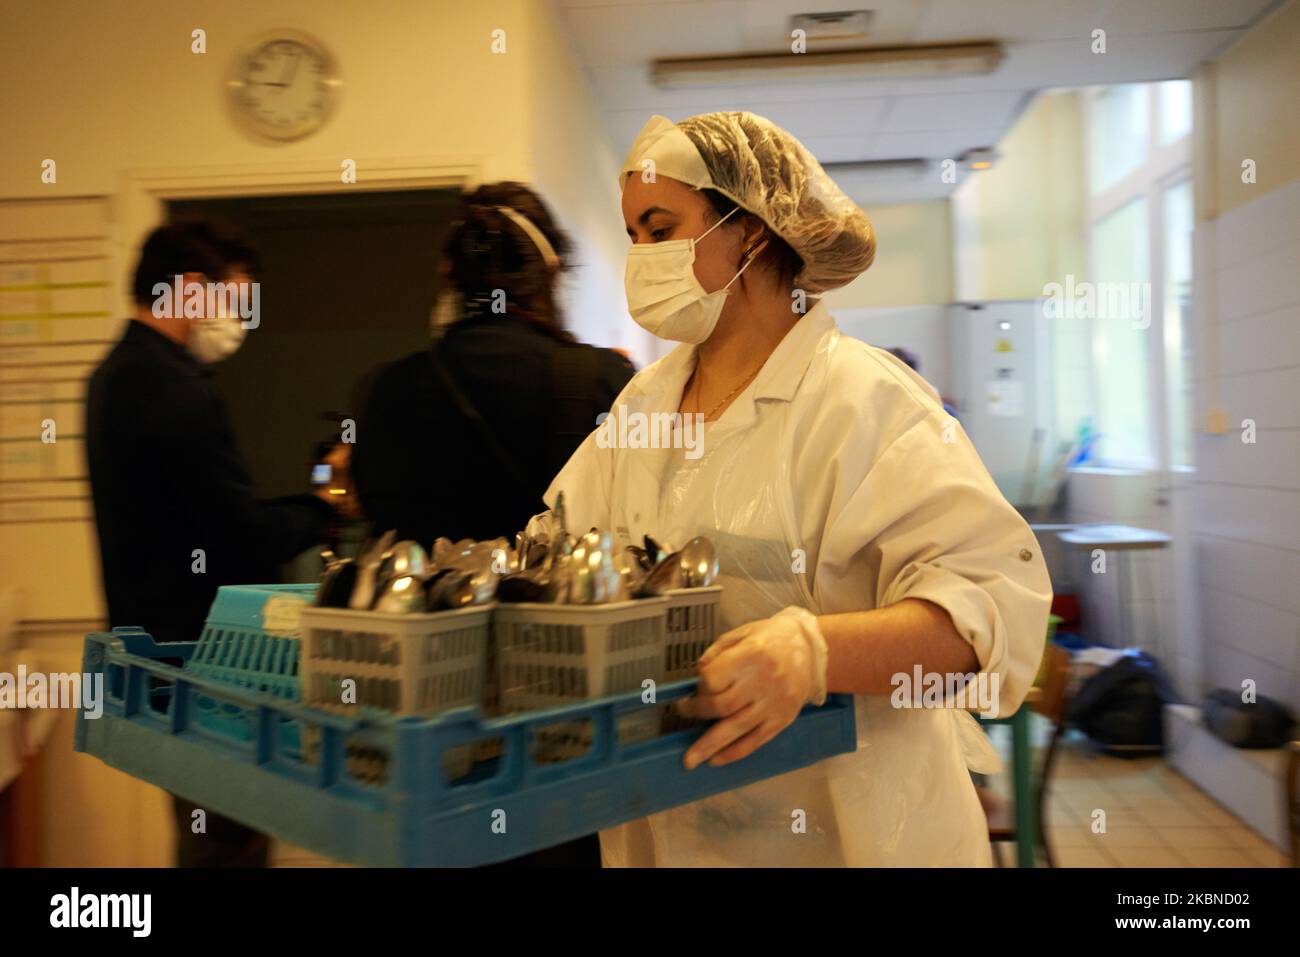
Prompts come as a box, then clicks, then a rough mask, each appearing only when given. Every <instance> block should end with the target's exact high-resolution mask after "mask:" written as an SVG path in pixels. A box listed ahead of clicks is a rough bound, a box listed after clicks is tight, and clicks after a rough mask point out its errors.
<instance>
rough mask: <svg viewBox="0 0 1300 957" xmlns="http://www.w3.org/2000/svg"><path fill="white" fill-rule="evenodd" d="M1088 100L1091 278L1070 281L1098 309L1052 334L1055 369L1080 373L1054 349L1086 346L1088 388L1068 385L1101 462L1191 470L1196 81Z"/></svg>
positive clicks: (1065, 430)
mask: <svg viewBox="0 0 1300 957" xmlns="http://www.w3.org/2000/svg"><path fill="white" fill-rule="evenodd" d="M1087 104H1088V105H1087V109H1086V110H1085V112H1084V116H1085V118H1086V119H1085V124H1086V137H1087V141H1088V142H1087V150H1086V156H1087V158H1088V173H1087V177H1086V182H1087V184H1088V196H1087V227H1086V228H1087V244H1086V248H1087V253H1088V267H1087V268H1088V275H1086V276H1083V277H1077V281H1078V282H1086V283H1088V284H1089V285H1090V286H1092V287H1093V290H1094V293H1095V304H1094V309H1093V310H1091V314H1090V315H1089V316H1088V317H1087V319H1086V322H1085V323H1083V325H1085V326H1086V328H1085V329H1081V328H1079V325H1080V324H1078V323H1076V324H1075V326H1074V327H1072V328H1070V329H1064V328H1062V329H1061V330H1060V331H1061V333H1062V334H1061V335H1054V337H1053V340H1054V348H1055V349H1056V350H1058V355H1057V357H1056V362H1055V365H1056V368H1057V369H1058V371H1059V372H1064V371H1065V370H1066V369H1068V368H1069V367H1070V362H1071V361H1072V362H1074V363H1075V367H1076V368H1077V359H1073V360H1070V361H1066V360H1064V359H1062V357H1061V356H1060V352H1059V350H1076V352H1075V354H1076V355H1077V350H1078V349H1079V347H1080V345H1081V344H1082V343H1086V345H1087V346H1089V347H1090V348H1087V349H1086V355H1087V356H1088V357H1089V366H1090V368H1089V369H1088V370H1086V373H1085V376H1086V379H1087V381H1081V380H1080V378H1079V373H1077V372H1075V373H1074V374H1073V375H1072V376H1070V377H1069V378H1065V379H1064V385H1065V387H1066V388H1067V389H1068V390H1070V391H1071V392H1072V393H1073V394H1074V395H1077V396H1090V397H1091V400H1090V402H1089V408H1090V410H1091V412H1092V413H1093V423H1092V424H1093V428H1094V429H1095V430H1096V431H1097V432H1098V433H1100V438H1099V439H1098V441H1097V444H1096V446H1095V453H1096V458H1097V459H1098V460H1099V461H1100V464H1103V465H1109V466H1117V467H1128V468H1145V469H1159V470H1167V469H1170V468H1176V467H1185V466H1190V465H1191V463H1192V442H1191V434H1192V431H1191V430H1192V419H1191V417H1192V410H1191V402H1190V397H1189V392H1190V388H1191V382H1190V379H1191V375H1190V352H1191V345H1192V340H1191V335H1190V329H1189V319H1188V312H1189V299H1190V289H1191V276H1192V254H1191V230H1192V225H1193V208H1192V190H1191V181H1190V167H1191V136H1190V133H1191V128H1192V86H1191V83H1190V82H1189V81H1186V80H1174V81H1169V82H1164V83H1130V84H1124V85H1122V86H1112V87H1102V88H1098V89H1095V90H1092V91H1090V92H1089V93H1088V94H1087ZM1081 340H1082V343H1081ZM1057 411H1058V415H1061V414H1063V413H1064V412H1065V411H1066V410H1065V409H1064V408H1063V407H1062V406H1061V404H1060V403H1058V409H1057ZM1068 411H1069V413H1070V415H1072V416H1073V419H1072V420H1068V419H1058V421H1057V429H1058V434H1063V435H1073V434H1074V432H1075V430H1076V429H1077V426H1078V422H1079V419H1078V408H1077V405H1076V406H1075V407H1072V408H1070V409H1069V410H1068Z"/></svg>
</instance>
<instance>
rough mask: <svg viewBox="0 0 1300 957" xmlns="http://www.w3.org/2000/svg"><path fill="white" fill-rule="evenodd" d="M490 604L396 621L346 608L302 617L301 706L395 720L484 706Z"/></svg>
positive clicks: (311, 611) (393, 616) (310, 611)
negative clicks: (347, 688)
mask: <svg viewBox="0 0 1300 957" xmlns="http://www.w3.org/2000/svg"><path fill="white" fill-rule="evenodd" d="M491 611H492V606H491V605H474V606H472V607H469V608H459V609H456V610H454V611H437V612H430V613H428V614H423V615H398V614H387V613H384V612H378V611H355V610H352V609H348V608H316V607H310V608H305V609H303V611H302V642H303V648H302V657H301V664H300V669H301V672H302V700H303V701H304V702H305V703H306V704H310V705H312V706H313V707H317V708H324V709H326V710H336V711H340V712H342V711H345V710H347V709H349V708H350V707H352V705H346V704H344V703H343V695H342V682H343V681H344V680H345V679H351V680H353V681H355V682H356V686H355V692H356V699H355V705H356V706H359V707H362V708H376V709H379V710H382V711H389V712H391V713H393V714H396V715H403V716H405V715H417V714H424V715H428V714H436V713H438V712H440V711H446V710H448V709H449V708H463V707H478V706H479V705H480V704H481V703H482V700H483V673H484V666H485V663H486V661H487V646H488V637H489V631H488V622H489V619H490V617H491Z"/></svg>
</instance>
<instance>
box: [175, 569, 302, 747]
mask: <svg viewBox="0 0 1300 957" xmlns="http://www.w3.org/2000/svg"><path fill="white" fill-rule="evenodd" d="M316 589H317V586H316V585H314V584H313V585H223V586H221V587H220V588H218V589H217V597H216V599H215V600H214V601H213V603H212V608H211V610H209V612H208V618H207V621H206V623H205V624H204V626H203V634H202V636H201V637H200V638H199V641H198V643H197V644H196V645H195V646H194V652H193V654H192V655H190V658H189V660H188V662H187V663H186V665H185V667H186V669H187V670H189V671H191V672H193V673H194V674H197V675H201V676H203V677H205V678H211V679H212V680H214V681H219V682H221V683H222V684H228V685H232V686H234V687H239V688H248V689H250V690H253V691H259V692H263V693H265V694H269V695H273V696H275V697H277V698H284V699H285V700H288V701H296V700H297V699H298V652H299V644H298V636H299V626H300V616H301V613H302V610H303V609H304V608H306V607H308V605H309V604H310V603H311V602H312V601H313V600H314V599H315V597H316ZM195 708H196V710H197V716H198V720H199V721H202V722H203V723H205V724H207V725H208V726H210V727H217V728H222V729H224V730H226V731H227V732H228V733H230V734H233V735H238V736H242V737H243V739H244V740H250V739H251V738H252V735H253V732H254V726H255V715H254V714H253V713H252V712H251V711H249V710H248V709H246V708H241V707H239V706H238V705H235V704H233V703H231V702H230V701H228V700H221V699H218V698H214V697H212V696H210V695H200V696H198V698H196V700H195ZM285 738H286V745H288V746H290V747H294V748H296V747H298V746H299V743H300V742H299V738H298V729H297V727H296V726H288V727H286V728H285Z"/></svg>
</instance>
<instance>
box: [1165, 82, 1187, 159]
mask: <svg viewBox="0 0 1300 957" xmlns="http://www.w3.org/2000/svg"><path fill="white" fill-rule="evenodd" d="M1159 97H1160V99H1159V109H1158V112H1159V114H1160V140H1159V142H1160V145H1161V146H1168V145H1169V144H1170V143H1174V142H1177V141H1178V140H1180V139H1182V138H1183V137H1184V136H1186V135H1187V134H1188V133H1190V132H1191V131H1192V81H1191V80H1170V81H1169V82H1168V83H1161V84H1160V94H1159Z"/></svg>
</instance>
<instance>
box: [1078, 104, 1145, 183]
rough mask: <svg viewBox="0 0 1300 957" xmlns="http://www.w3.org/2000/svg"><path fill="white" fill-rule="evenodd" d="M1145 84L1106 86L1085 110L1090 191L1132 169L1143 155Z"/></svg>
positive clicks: (1137, 164)
mask: <svg viewBox="0 0 1300 957" xmlns="http://www.w3.org/2000/svg"><path fill="white" fill-rule="evenodd" d="M1149 99H1150V97H1149V96H1148V94H1147V86H1146V84H1140V83H1134V84H1129V85H1126V86H1112V87H1107V88H1106V89H1104V90H1103V91H1102V92H1101V93H1099V94H1098V95H1097V96H1096V97H1095V98H1094V99H1093V101H1092V109H1091V110H1090V111H1089V120H1090V121H1089V126H1090V129H1089V133H1090V136H1089V138H1088V169H1089V171H1090V175H1089V180H1090V183H1091V186H1092V191H1093V192H1094V193H1100V192H1101V191H1102V190H1104V189H1106V188H1107V187H1109V186H1112V185H1114V184H1115V183H1118V182H1119V181H1120V180H1121V179H1123V178H1124V177H1125V176H1127V175H1128V174H1129V173H1131V172H1133V171H1134V170H1135V169H1137V168H1138V166H1140V165H1141V163H1142V161H1143V160H1144V159H1145V158H1146V154H1147V125H1148V121H1147V105H1148V101H1149Z"/></svg>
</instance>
